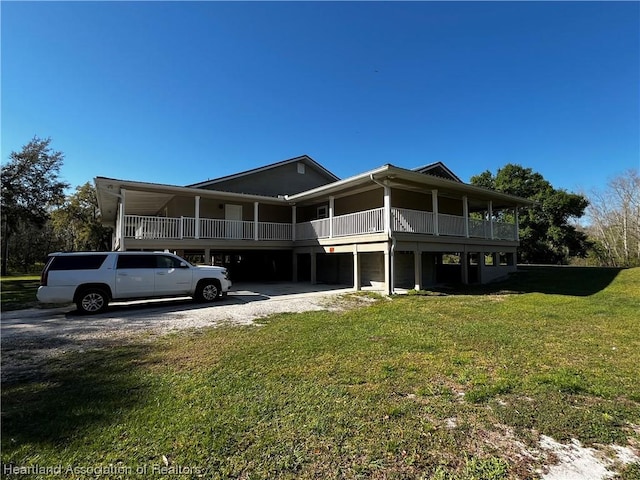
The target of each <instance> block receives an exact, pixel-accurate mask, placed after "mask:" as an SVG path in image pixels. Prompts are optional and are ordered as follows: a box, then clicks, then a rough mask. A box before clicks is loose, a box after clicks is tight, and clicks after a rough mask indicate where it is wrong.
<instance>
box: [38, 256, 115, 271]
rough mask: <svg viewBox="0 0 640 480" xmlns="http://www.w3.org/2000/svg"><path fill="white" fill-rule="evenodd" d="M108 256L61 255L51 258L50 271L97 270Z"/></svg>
mask: <svg viewBox="0 0 640 480" xmlns="http://www.w3.org/2000/svg"><path fill="white" fill-rule="evenodd" d="M106 258H107V255H60V256H54V257H51V263H50V265H49V268H48V269H49V270H97V269H99V268H100V267H101V266H102V264H103V263H104V261H105V259H106Z"/></svg>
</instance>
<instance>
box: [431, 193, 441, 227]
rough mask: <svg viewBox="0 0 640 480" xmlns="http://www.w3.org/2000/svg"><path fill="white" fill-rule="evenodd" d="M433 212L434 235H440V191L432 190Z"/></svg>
mask: <svg viewBox="0 0 640 480" xmlns="http://www.w3.org/2000/svg"><path fill="white" fill-rule="evenodd" d="M431 210H433V234H434V235H440V232H439V229H438V190H431Z"/></svg>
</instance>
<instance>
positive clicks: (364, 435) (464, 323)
mask: <svg viewBox="0 0 640 480" xmlns="http://www.w3.org/2000/svg"><path fill="white" fill-rule="evenodd" d="M639 285H640V269H632V270H622V271H618V270H607V269H580V268H566V269H560V268H550V269H532V270H525V271H524V272H523V273H520V274H518V275H517V276H516V277H515V278H514V279H513V280H512V281H511V282H509V283H507V284H502V285H498V286H492V287H488V288H487V287H484V288H483V289H477V290H476V291H472V290H469V291H467V293H466V294H457V295H446V296H430V295H424V296H422V295H410V296H402V297H394V298H392V299H390V300H389V299H381V300H379V301H377V302H375V303H373V304H372V305H370V306H366V307H361V308H358V309H354V310H348V311H345V312H337V313H331V312H310V313H305V314H286V315H278V316H274V317H271V318H269V319H266V320H264V321H263V322H262V323H261V326H260V327H224V328H218V329H212V330H206V331H198V332H190V333H184V332H183V333H179V334H175V335H170V336H165V337H162V338H161V339H159V340H151V341H150V340H149V339H148V338H147V339H144V338H140V339H137V340H136V339H132V340H131V342H130V343H128V344H126V345H121V346H113V347H111V348H109V349H103V350H99V351H87V352H84V353H69V354H66V355H64V356H62V357H59V358H57V359H54V360H52V361H51V362H50V363H49V365H48V366H47V368H46V370H45V371H43V372H40V374H39V375H38V376H37V379H35V378H34V379H33V380H31V381H21V382H20V383H12V384H5V385H3V388H2V408H3V418H2V461H3V463H5V464H6V463H12V464H13V465H16V466H28V465H39V466H55V465H62V466H63V468H66V467H68V466H71V467H76V468H78V469H82V468H85V469H86V468H87V467H96V466H98V467H102V468H105V469H107V468H111V469H112V471H111V472H110V473H109V472H107V474H106V475H103V476H101V477H100V478H149V477H153V478H243V479H253V478H256V479H262V478H291V479H293V478H380V479H390V478H398V479H400V478H435V479H465V480H471V479H508V478H535V474H534V473H532V472H533V468H535V467H536V462H535V460H531V459H527V458H526V457H524V456H522V455H521V453H522V447H520V446H519V445H522V444H523V445H525V446H527V447H529V448H531V447H535V446H536V444H537V440H538V438H539V435H541V434H544V435H549V436H551V437H553V438H554V439H556V440H558V441H568V440H570V439H572V438H576V439H578V440H580V441H581V442H583V443H585V444H587V445H596V444H605V445H608V444H612V443H616V444H619V445H628V444H629V443H633V442H635V444H636V445H638V442H640V433H639V432H640V425H639V424H640V382H639V381H638V378H639V375H640V371H639V367H638V366H639V365H640V325H639V319H640V288H639V287H638V286H639ZM634 428H635V431H634ZM516 440H517V441H518V442H521V443H517V442H516ZM163 456H164V457H165V458H166V460H167V463H168V465H169V466H168V467H166V466H165V462H164V460H163ZM110 465H111V467H109V466H110ZM118 468H120V469H121V471H120V474H121V475H120V476H118V475H119V474H118V472H117V471H116V470H117V469H118ZM162 468H164V469H165V470H164V472H163V471H162ZM127 469H129V470H127ZM138 469H139V470H138ZM172 469H173V470H172ZM137 471H139V472H140V475H139V476H137V475H136V472H137ZM123 472H124V473H123ZM90 473H92V472H87V471H85V470H76V471H75V474H76V475H75V476H72V475H68V476H66V477H65V476H62V477H60V476H57V477H56V476H53V475H52V476H47V475H44V474H43V475H42V476H41V478H94V475H92V474H90ZM93 473H95V472H93ZM177 473H179V474H180V475H176V474H177ZM202 474H205V476H204V477H202V476H199V475H202ZM6 478H25V477H24V476H19V475H16V476H14V477H11V476H7V477H6ZM29 478H40V477H37V476H34V477H29ZM619 478H625V479H632V478H635V479H638V478H640V467H639V466H637V465H634V466H629V467H626V469H623V470H622V473H621V476H620V477H619Z"/></svg>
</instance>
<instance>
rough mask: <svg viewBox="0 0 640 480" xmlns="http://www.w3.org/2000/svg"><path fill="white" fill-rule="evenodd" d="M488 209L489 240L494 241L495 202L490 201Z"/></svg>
mask: <svg viewBox="0 0 640 480" xmlns="http://www.w3.org/2000/svg"><path fill="white" fill-rule="evenodd" d="M487 209H488V212H489V238H490V239H491V240H493V200H489V203H488V204H487Z"/></svg>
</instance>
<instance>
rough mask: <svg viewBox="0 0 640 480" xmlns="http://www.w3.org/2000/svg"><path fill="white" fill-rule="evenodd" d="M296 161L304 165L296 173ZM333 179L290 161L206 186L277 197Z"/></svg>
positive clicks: (224, 190) (308, 166)
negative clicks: (302, 169) (302, 170)
mask: <svg viewBox="0 0 640 480" xmlns="http://www.w3.org/2000/svg"><path fill="white" fill-rule="evenodd" d="M298 163H302V164H303V165H304V170H305V171H304V173H298ZM333 181H334V180H333V179H330V178H327V176H326V175H325V174H324V173H322V172H320V171H319V170H317V169H315V168H313V167H311V166H310V165H308V164H307V163H304V162H291V163H287V164H284V165H280V166H277V167H273V168H271V169H268V170H263V171H260V172H255V173H249V174H246V175H243V176H241V177H237V178H231V179H229V180H223V181H220V182H216V183H214V184H213V185H210V186H208V187H206V188H207V189H209V190H220V191H222V192H235V193H248V194H251V195H265V196H271V197H277V196H278V195H293V194H295V193H300V192H304V191H305V190H311V189H313V188H316V187H320V186H322V185H326V184H327V183H331V182H333Z"/></svg>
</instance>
